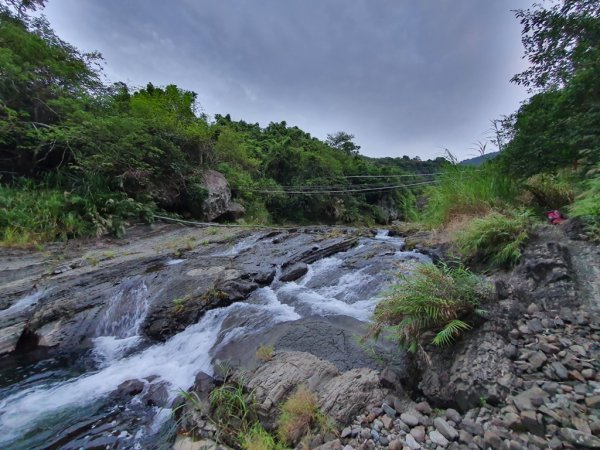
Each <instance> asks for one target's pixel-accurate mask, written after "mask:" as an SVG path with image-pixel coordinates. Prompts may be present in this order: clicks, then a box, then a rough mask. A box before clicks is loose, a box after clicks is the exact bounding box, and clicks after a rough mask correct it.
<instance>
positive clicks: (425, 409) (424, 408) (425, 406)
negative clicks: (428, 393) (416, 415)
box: [415, 401, 432, 415]
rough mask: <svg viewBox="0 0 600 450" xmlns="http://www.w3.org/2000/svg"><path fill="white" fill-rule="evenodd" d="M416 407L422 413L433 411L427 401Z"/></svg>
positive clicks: (427, 413)
mask: <svg viewBox="0 0 600 450" xmlns="http://www.w3.org/2000/svg"><path fill="white" fill-rule="evenodd" d="M415 409H416V410H417V411H419V412H420V413H421V414H426V415H429V414H431V413H432V409H431V406H429V403H427V402H426V401H423V402H419V403H417V404H416V405H415Z"/></svg>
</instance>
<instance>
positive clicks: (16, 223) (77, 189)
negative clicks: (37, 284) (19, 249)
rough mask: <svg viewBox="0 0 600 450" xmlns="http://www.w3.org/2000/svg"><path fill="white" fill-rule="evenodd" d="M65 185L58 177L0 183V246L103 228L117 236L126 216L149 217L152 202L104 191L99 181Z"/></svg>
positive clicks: (94, 232) (96, 231)
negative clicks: (54, 178) (138, 200)
mask: <svg viewBox="0 0 600 450" xmlns="http://www.w3.org/2000/svg"><path fill="white" fill-rule="evenodd" d="M88 178H90V180H88V181H89V182H82V183H81V184H73V185H71V186H70V188H69V189H66V186H65V183H63V182H62V180H46V181H45V182H34V181H32V180H26V179H18V180H15V182H13V183H12V184H10V185H2V184H0V245H3V246H27V245H35V244H39V243H43V242H47V241H53V240H66V239H70V238H75V237H80V236H90V235H92V236H93V235H100V234H103V233H106V232H109V233H112V234H115V235H121V234H122V233H123V232H124V229H125V225H126V223H127V220H129V219H132V218H133V219H139V220H144V221H151V220H152V214H153V205H148V204H142V203H139V202H136V201H134V200H133V199H130V198H127V196H126V195H125V194H123V193H119V192H109V191H108V190H107V186H106V184H105V183H103V182H102V180H99V179H95V178H94V177H88Z"/></svg>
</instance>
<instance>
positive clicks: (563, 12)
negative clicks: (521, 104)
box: [512, 0, 600, 89]
mask: <svg viewBox="0 0 600 450" xmlns="http://www.w3.org/2000/svg"><path fill="white" fill-rule="evenodd" d="M554 3H555V4H554V5H553V6H551V7H550V8H544V7H542V6H541V5H539V4H537V5H536V6H534V8H532V9H526V10H523V9H520V10H517V11H516V16H517V18H518V19H520V22H521V25H522V26H523V34H522V41H523V46H524V47H525V56H526V57H527V59H528V60H529V63H530V67H529V68H528V69H527V70H525V71H524V72H522V73H520V74H517V75H515V76H514V77H513V79H512V81H514V82H516V83H518V84H523V85H525V86H529V87H532V88H542V89H554V88H560V87H563V86H565V85H566V83H568V82H569V81H570V80H571V79H572V78H573V76H574V75H575V73H576V72H577V71H579V70H588V69H591V68H596V69H597V68H598V57H599V55H600V53H599V52H600V3H598V1H597V0H562V1H560V2H556V1H554ZM596 73H597V72H596Z"/></svg>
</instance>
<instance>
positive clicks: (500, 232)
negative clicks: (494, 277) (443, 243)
mask: <svg viewBox="0 0 600 450" xmlns="http://www.w3.org/2000/svg"><path fill="white" fill-rule="evenodd" d="M532 224H533V216H532V214H531V213H530V212H529V211H527V210H525V211H521V212H519V213H516V214H501V213H499V212H491V213H489V214H488V215H486V216H485V217H481V218H478V219H474V220H472V221H471V222H470V223H469V225H468V226H467V229H465V230H464V231H461V232H459V233H458V234H457V236H456V239H455V244H456V246H457V247H458V250H459V252H460V253H461V254H462V255H463V256H464V257H465V258H467V260H468V261H469V262H472V263H481V264H484V265H487V266H488V267H498V268H508V267H512V266H514V265H515V264H517V263H518V262H519V260H520V259H521V250H522V247H523V245H524V243H525V241H527V239H528V238H529V232H530V230H531V227H532Z"/></svg>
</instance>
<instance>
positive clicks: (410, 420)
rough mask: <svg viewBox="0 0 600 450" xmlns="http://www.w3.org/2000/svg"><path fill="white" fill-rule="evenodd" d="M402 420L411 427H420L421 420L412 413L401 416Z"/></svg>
mask: <svg viewBox="0 0 600 450" xmlns="http://www.w3.org/2000/svg"><path fill="white" fill-rule="evenodd" d="M400 420H401V421H402V422H404V423H405V424H406V425H408V426H409V427H416V426H417V425H419V418H418V417H417V416H415V415H414V414H411V413H402V414H400Z"/></svg>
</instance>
